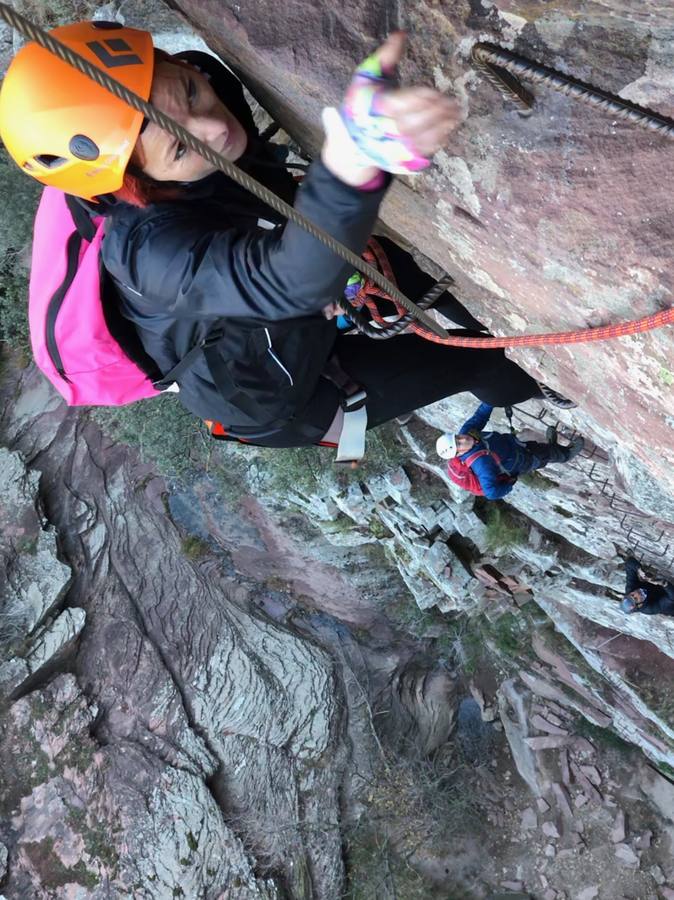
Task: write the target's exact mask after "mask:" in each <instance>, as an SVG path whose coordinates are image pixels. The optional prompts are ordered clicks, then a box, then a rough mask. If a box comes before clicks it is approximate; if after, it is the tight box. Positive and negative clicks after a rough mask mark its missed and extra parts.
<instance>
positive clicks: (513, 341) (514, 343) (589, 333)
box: [0, 2, 674, 349]
mask: <svg viewBox="0 0 674 900" xmlns="http://www.w3.org/2000/svg"><path fill="white" fill-rule="evenodd" d="M0 18H2V19H3V20H4V21H5V22H6V23H7V24H8V25H10V26H11V27H12V28H14V29H16V31H18V32H19V33H20V34H22V35H23V36H24V37H25V38H27V39H28V40H32V41H35V42H36V43H37V44H39V45H40V46H41V47H43V48H44V49H45V50H48V51H49V52H50V53H53V54H54V55H55V56H57V57H58V58H59V59H61V60H63V61H64V62H66V63H68V64H69V65H71V66H73V67H74V68H75V69H77V70H78V71H79V72H81V73H82V74H83V75H86V76H88V77H89V78H91V79H92V80H93V81H95V82H96V83H97V84H98V85H100V86H101V87H103V88H105V89H106V90H108V91H110V92H111V93H112V94H114V95H115V96H116V97H118V98H119V99H120V100H122V101H124V102H125V103H127V104H128V105H129V106H131V107H132V108H133V109H135V110H137V111H138V112H141V113H142V114H143V115H144V116H145V117H146V118H148V119H149V120H150V121H151V122H154V124H155V125H157V126H158V127H160V128H163V129H164V130H165V131H167V132H168V133H169V134H171V135H172V136H173V137H176V138H177V139H178V140H180V141H182V142H183V143H184V144H186V145H187V146H188V147H190V149H192V150H194V151H195V153H198V154H199V155H200V156H202V157H203V158H204V159H206V160H208V162H210V163H211V164H212V165H214V166H215V167H216V168H218V169H220V170H221V171H222V172H224V173H225V174H226V175H227V176H228V177H229V178H231V179H232V180H233V181H235V182H236V183H237V184H239V185H241V187H243V188H244V189H245V190H247V191H249V192H250V193H251V194H253V195H254V196H256V197H258V199H260V200H262V201H263V202H264V203H267V204H268V205H269V206H270V207H271V208H272V209H274V210H276V211H277V212H278V213H280V214H281V215H283V216H285V217H286V218H287V219H288V220H289V221H291V222H293V223H294V224H295V225H298V226H299V227H301V228H304V229H305V231H307V232H308V233H309V234H310V235H311V236H312V237H314V238H316V239H317V240H319V241H321V243H323V244H324V245H325V246H326V247H328V248H329V249H330V250H331V251H332V252H333V253H335V254H336V255H337V256H340V257H341V258H342V259H344V260H345V261H346V262H348V263H349V264H350V265H352V266H353V267H354V269H356V270H358V271H360V272H361V273H362V274H363V275H366V276H367V277H368V278H369V279H370V280H371V281H372V282H373V283H374V284H375V285H377V287H378V288H379V289H380V290H382V291H383V292H384V293H385V294H386V295H387V296H388V297H390V298H391V299H392V300H393V301H394V302H395V303H397V304H398V305H399V306H400V307H402V310H403V311H404V312H405V313H409V314H410V315H411V316H413V317H414V319H416V320H417V321H416V322H414V323H411V324H414V330H415V331H416V333H418V334H421V335H422V336H423V337H424V338H426V339H428V340H432V341H434V342H436V343H441V344H447V345H448V346H454V347H470V348H473V349H493V348H496V347H533V346H544V345H560V344H576V343H586V342H589V341H600V340H608V339H610V338H615V337H622V336H624V335H632V334H638V333H640V332H643V331H648V330H651V329H654V328H660V327H662V326H663V325H667V324H670V323H671V322H673V321H674V308H672V309H668V310H662V311H661V312H659V313H656V314H655V315H651V316H645V317H644V318H642V319H638V320H635V321H632V322H623V323H619V324H617V325H609V326H603V327H600V328H589V329H583V330H579V331H568V332H561V333H551V334H530V335H514V336H509V337H468V336H466V337H460V336H459V335H448V334H447V333H446V332H445V331H444V329H442V328H441V327H440V326H439V325H438V323H437V322H435V321H434V320H433V319H432V318H431V317H430V316H428V315H426V313H425V312H424V309H423V306H424V301H426V300H427V298H423V299H422V301H421V302H420V304H419V305H417V304H415V303H413V302H412V301H411V300H410V299H409V298H408V297H406V296H405V294H403V293H402V292H401V291H400V290H399V289H398V288H397V286H396V285H395V284H393V283H392V282H391V281H389V280H388V279H386V278H384V277H383V276H382V275H381V273H380V272H379V271H378V270H377V269H376V268H375V267H374V266H372V265H370V264H369V263H366V262H364V261H363V260H362V259H361V258H360V256H358V255H357V254H356V253H354V252H353V251H352V250H349V248H348V247H345V246H344V245H343V244H341V243H340V242H339V241H337V240H336V239H335V238H333V237H332V235H330V234H328V232H326V231H324V230H323V229H322V228H320V227H319V226H317V225H316V224H314V223H313V222H311V221H310V220H309V219H307V218H306V217H305V216H303V215H301V213H298V212H297V210H295V209H294V208H293V207H292V206H290V205H289V204H287V203H285V201H283V200H282V199H281V198H280V197H277V196H276V194H274V193H273V192H272V191H270V190H268V189H267V188H266V187H264V185H262V184H260V183H259V182H258V181H256V180H255V179H254V178H251V176H249V175H247V174H246V173H245V172H242V171H241V170H240V169H239V168H238V167H237V166H236V165H234V164H233V163H231V162H229V160H227V159H225V157H223V156H221V155H220V154H219V153H216V152H215V151H214V150H212V149H211V148H210V147H209V146H208V145H207V144H205V143H204V142H203V141H200V140H199V139H198V138H196V137H195V136H194V135H192V134H190V132H188V131H187V130H186V129H184V128H183V127H182V126H181V125H179V124H178V123H177V122H176V121H174V120H173V119H172V118H171V117H170V116H167V115H166V114H165V113H163V112H161V111H160V110H158V109H156V108H155V107H154V106H152V104H150V103H148V102H147V101H145V100H143V98H142V97H140V96H138V95H137V94H136V93H134V92H133V91H131V90H129V89H128V88H127V87H126V86H125V85H123V84H121V83H120V82H119V81H117V80H116V79H114V78H112V77H111V76H110V75H109V74H108V73H107V72H104V71H103V70H102V69H99V68H98V67H97V66H95V65H94V64H93V63H91V62H90V61H89V60H87V59H85V58H84V57H83V56H80V54H78V53H75V52H74V51H73V50H71V49H70V48H69V47H67V46H65V45H64V44H62V43H61V42H60V41H58V40H57V39H56V38H54V37H53V36H52V35H50V34H48V33H47V32H46V31H44V29H42V28H40V27H39V26H37V25H35V24H33V23H32V22H30V21H29V20H28V19H26V18H25V17H24V16H22V15H21V14H20V13H18V12H17V11H16V10H14V9H12V7H10V6H8V5H7V4H6V3H3V2H0ZM473 60H474V62H475V64H476V65H477V66H478V67H479V68H480V69H481V70H482V71H483V72H484V73H485V74H486V75H487V77H488V78H489V80H490V81H491V82H492V84H495V85H497V87H499V90H501V89H502V88H503V89H504V92H505V93H506V95H507V96H508V98H509V99H516V100H517V102H518V103H519V105H520V106H521V107H522V109H525V110H528V109H530V107H531V103H529V102H528V100H527V93H528V92H526V91H525V89H524V88H522V86H521V85H518V84H517V82H516V77H517V76H518V75H519V76H520V77H525V78H531V79H532V80H534V81H538V82H543V83H546V84H550V85H551V86H552V87H554V88H555V89H556V90H560V91H563V92H564V93H567V94H569V95H570V96H572V97H574V98H576V99H580V100H583V101H584V102H588V103H591V104H592V105H594V106H598V107H600V108H602V109H607V110H609V111H611V112H612V113H613V114H614V115H616V116H619V117H620V118H624V119H628V120H629V121H632V122H635V123H636V124H639V125H643V126H644V127H648V128H650V129H652V130H654V131H657V132H659V133H662V134H665V135H666V136H667V137H674V121H672V120H670V119H667V118H666V117H665V116H660V115H658V114H655V113H653V112H652V111H650V110H647V109H643V108H642V107H639V106H637V105H636V104H632V103H629V102H628V101H623V100H621V99H620V98H616V97H615V96H614V95H612V94H609V93H607V92H604V91H600V90H597V89H595V88H593V87H592V86H591V85H587V84H585V83H583V82H580V81H577V80H576V79H572V78H569V77H568V76H565V75H563V74H562V73H559V72H556V71H555V70H554V69H549V68H547V67H545V66H540V65H539V64H537V63H531V62H530V61H529V60H525V59H523V58H522V57H519V56H518V55H517V54H514V53H512V52H511V51H509V50H504V49H503V48H500V47H495V46H494V45H491V44H485V43H482V44H476V45H475V46H474V47H473ZM499 67H501V68H502V69H506V70H507V71H508V72H509V73H510V74H511V75H513V76H515V79H513V80H510V81H509V79H504V78H503V77H501V75H500V74H499V72H498V68H499ZM529 96H530V95H529ZM532 102H533V101H532ZM436 287H437V286H434V288H431V291H430V292H429V293H437V292H436ZM427 296H428V295H427ZM427 305H430V303H427ZM403 318H405V316H403ZM417 323H423V326H425V327H424V328H422V327H421V325H419V324H417ZM405 324H407V323H405ZM393 327H395V328H396V329H397V331H396V332H395V333H398V332H399V331H400V330H402V328H403V327H405V326H404V325H402V324H400V320H398V321H396V322H395V323H393ZM380 330H381V329H380ZM379 336H380V335H378V337H379Z"/></svg>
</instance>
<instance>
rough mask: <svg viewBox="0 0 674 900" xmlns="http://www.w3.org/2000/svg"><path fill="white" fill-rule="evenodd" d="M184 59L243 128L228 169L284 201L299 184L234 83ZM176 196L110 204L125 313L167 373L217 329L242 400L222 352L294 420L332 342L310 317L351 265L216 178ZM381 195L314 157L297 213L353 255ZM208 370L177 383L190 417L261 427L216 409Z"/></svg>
mask: <svg viewBox="0 0 674 900" xmlns="http://www.w3.org/2000/svg"><path fill="white" fill-rule="evenodd" d="M181 58H182V59H186V60H187V61H189V62H191V63H193V64H195V65H197V66H198V67H199V68H200V69H202V71H204V72H205V73H206V74H207V75H208V76H209V78H210V82H211V85H212V87H213V88H214V90H215V91H216V93H217V94H218V95H219V96H220V98H221V99H222V101H223V103H224V104H225V105H226V106H227V107H228V108H229V109H230V111H231V112H232V113H233V114H234V115H235V116H236V117H237V118H238V119H239V121H240V122H241V124H242V125H243V126H244V128H245V129H246V131H247V132H248V134H249V144H248V148H247V151H246V154H245V156H244V158H243V159H242V160H240V161H239V162H238V163H237V165H239V166H240V167H241V168H243V169H244V170H246V171H248V172H250V174H251V175H253V176H254V177H255V178H257V179H258V180H259V181H262V182H263V183H264V184H265V185H267V186H268V187H270V188H271V189H272V190H274V192H275V193H278V194H280V195H281V196H283V198H284V199H286V200H288V201H289V202H292V201H293V197H294V195H295V188H296V185H295V182H294V180H293V179H292V177H291V176H290V175H289V174H288V173H287V171H285V170H284V169H280V168H279V167H278V166H273V165H269V162H270V160H272V159H273V154H272V151H271V149H270V146H269V145H268V144H265V143H263V142H262V141H261V140H260V138H259V135H258V132H257V129H256V127H255V124H254V122H253V118H252V115H251V112H250V109H249V107H248V105H247V103H246V101H245V99H244V95H243V91H242V88H241V84H240V82H239V81H238V79H237V78H236V77H235V76H234V75H232V74H231V73H230V72H229V71H228V70H227V69H226V68H225V67H224V66H222V65H221V64H220V63H218V62H217V61H215V60H214V59H213V58H212V57H209V56H208V55H206V54H202V53H196V52H195V53H186V54H181ZM389 181H390V179H387V182H386V184H387V185H388V183H389ZM181 190H182V194H181V196H180V197H179V199H176V200H172V201H170V202H163V203H158V204H153V205H151V206H149V207H147V208H143V209H141V208H138V207H135V206H131V205H129V204H125V203H116V204H115V205H113V206H112V208H111V209H110V210H109V212H108V225H107V229H106V236H105V240H104V242H103V249H102V258H103V263H104V265H105V268H106V269H107V271H108V273H109V274H110V275H111V276H112V278H113V280H114V282H115V285H116V287H117V290H118V292H119V294H120V296H121V309H122V313H123V315H124V317H125V318H126V319H128V320H129V321H131V322H132V323H133V324H134V326H135V328H136V330H137V332H138V334H139V336H140V339H141V341H142V344H143V347H144V349H145V351H146V352H147V354H148V355H149V356H150V357H151V358H152V359H153V360H154V361H155V362H156V364H157V366H158V367H159V369H160V370H161V372H162V373H164V374H165V373H167V372H168V371H169V370H170V369H171V368H173V366H175V365H176V363H177V362H178V361H179V360H180V359H182V358H183V357H184V356H185V355H186V354H187V353H188V351H189V350H190V349H191V348H192V347H193V346H194V345H195V344H197V343H198V342H199V341H200V340H202V339H203V338H204V337H205V336H206V335H207V334H208V333H209V331H210V330H211V329H212V328H213V326H214V324H215V323H216V322H219V321H220V320H223V322H224V325H223V328H224V332H225V333H226V336H227V337H226V340H225V344H227V342H229V344H228V349H227V348H226V349H225V350H224V351H223V354H224V359H223V364H224V365H225V368H226V369H227V370H228V377H230V376H231V377H233V378H234V381H235V382H236V385H237V389H239V388H240V390H241V391H242V392H243V393H245V392H246V387H247V378H249V377H250V375H251V368H250V365H247V367H246V366H243V367H238V368H237V364H236V363H234V364H232V363H231V361H230V360H229V359H228V358H227V354H228V353H230V351H231V348H232V346H237V347H240V348H241V352H242V353H243V354H244V355H245V356H246V360H247V364H248V363H250V360H251V359H252V360H253V366H254V367H257V368H256V372H255V378H254V379H253V380H255V381H256V383H259V381H260V379H262V381H263V382H264V387H265V390H267V391H268V394H269V398H270V400H271V405H274V398H276V399H278V400H280V405H279V403H277V404H276V405H277V406H278V407H279V408H278V409H277V410H276V416H275V420H276V421H275V423H274V422H272V423H271V427H272V430H273V429H274V428H275V427H277V424H278V422H279V421H281V420H288V421H290V420H293V421H294V422H295V423H297V422H300V423H301V422H302V418H303V415H304V413H305V410H306V409H307V408H308V405H310V401H311V398H312V397H313V395H314V394H315V393H316V391H317V389H318V388H319V387H320V384H319V382H321V381H322V378H321V373H322V372H323V370H324V367H325V364H326V361H327V360H328V358H329V357H330V355H331V351H332V348H333V344H334V341H335V335H336V330H335V324H334V322H333V321H328V320H326V319H325V318H324V317H323V316H322V315H321V312H320V311H321V309H322V308H323V307H324V306H325V305H326V304H328V303H330V302H333V301H334V300H335V299H336V298H338V297H339V295H340V294H341V292H342V291H343V288H344V285H345V284H346V281H347V279H348V278H349V276H350V275H351V273H352V267H351V266H350V265H349V264H348V263H345V262H344V261H343V260H342V259H340V258H339V257H337V256H336V255H335V254H334V253H332V251H330V250H328V249H327V248H326V247H325V246H324V245H323V244H322V243H320V242H319V241H318V240H316V239H315V238H313V237H311V235H309V234H308V233H307V232H306V231H304V230H303V229H302V228H300V227H299V226H297V225H294V224H292V223H288V224H286V223H285V220H284V219H283V218H282V217H280V216H279V214H278V213H276V212H274V211H273V210H272V209H271V208H270V207H268V206H267V205H266V204H264V203H262V202H261V201H259V200H258V199H257V198H255V197H254V196H253V195H252V194H250V193H248V192H247V191H245V190H244V189H243V188H241V187H239V186H238V185H237V184H235V183H234V182H233V181H232V180H231V179H230V178H228V177H227V176H226V175H224V174H223V173H221V172H216V173H214V174H213V175H210V176H208V177H206V178H204V179H202V180H201V181H199V182H195V183H193V184H186V185H184V186H183V187H182V188H181ZM384 191H385V188H382V189H381V190H377V191H373V192H368V191H361V190H358V189H355V188H352V187H349V186H348V185H345V184H343V183H342V182H341V181H339V180H338V179H337V178H335V177H334V176H333V175H332V174H331V173H330V172H329V171H328V170H327V169H326V168H325V166H324V165H323V164H322V163H321V162H320V161H315V162H314V163H312V165H311V166H310V168H309V171H308V173H307V175H306V177H305V179H304V182H303V184H302V186H301V187H300V188H299V189H298V190H297V196H296V197H295V204H294V205H295V208H296V209H297V210H299V211H300V212H302V213H303V214H304V215H306V216H307V217H308V218H309V219H311V220H312V221H314V222H315V223H316V224H318V225H319V226H321V227H322V228H324V229H325V230H326V231H328V232H329V233H330V234H332V235H333V236H334V237H335V238H337V239H338V240H339V241H341V242H342V243H344V244H346V246H347V247H349V248H350V249H352V250H354V251H355V252H356V253H361V252H362V250H363V249H364V247H365V244H366V242H367V238H368V237H369V235H370V233H371V231H372V228H373V226H374V223H375V220H376V216H377V211H378V209H379V205H380V203H381V200H382V198H383V195H384ZM289 319H292V320H293V323H292V328H289V327H288V320H289ZM212 371H213V367H211V368H209V365H208V364H207V362H206V360H205V358H204V357H203V356H199V357H198V359H197V361H196V362H195V363H194V365H193V366H192V367H191V368H190V369H189V371H188V372H187V373H186V374H185V375H184V376H183V377H182V378H181V379H180V399H181V401H182V403H183V404H184V405H185V406H186V407H187V409H189V410H190V411H191V412H193V413H195V414H196V415H198V416H201V417H203V418H208V419H216V420H219V421H221V422H223V424H224V425H225V426H227V427H229V429H230V430H231V431H233V432H234V433H237V432H238V433H239V434H241V435H246V434H248V435H251V434H254V433H255V432H258V433H259V432H260V430H261V429H262V430H264V428H265V426H270V421H267V422H265V421H260V416H256V415H255V413H254V412H253V413H250V410H249V409H248V408H247V407H246V405H245V404H243V406H244V408H245V409H247V412H248V414H247V413H246V412H243V411H242V410H241V409H240V408H239V407H238V406H237V403H236V397H235V398H234V401H233V402H230V401H228V400H225V399H224V398H223V396H222V393H221V392H220V391H219V390H218V387H217V386H216V384H215V381H214V376H213V374H212ZM216 377H217V373H216ZM331 396H334V393H333V394H332V395H331ZM332 412H334V410H332ZM279 417H280V418H279ZM330 418H331V415H328V418H327V421H328V422H329V420H330Z"/></svg>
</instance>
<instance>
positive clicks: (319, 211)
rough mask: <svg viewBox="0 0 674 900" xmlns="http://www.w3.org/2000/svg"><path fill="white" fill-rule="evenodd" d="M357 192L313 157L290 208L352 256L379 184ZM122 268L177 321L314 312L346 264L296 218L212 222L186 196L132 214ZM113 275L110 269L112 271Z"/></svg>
mask: <svg viewBox="0 0 674 900" xmlns="http://www.w3.org/2000/svg"><path fill="white" fill-rule="evenodd" d="M389 183H390V178H387V179H386V181H385V185H384V187H383V188H382V189H380V190H376V191H372V192H369V191H360V190H358V189H357V188H353V187H350V186H349V185H346V184H344V183H343V182H341V181H340V180H339V179H338V178H336V177H335V176H333V175H332V174H331V173H330V172H329V171H328V170H327V169H326V168H325V166H324V165H323V164H322V163H321V162H320V160H319V161H316V162H314V163H313V164H312V166H311V168H310V170H309V173H308V175H307V177H306V179H305V181H304V183H303V185H302V186H301V187H300V189H299V191H298V193H297V199H296V202H295V208H296V209H297V210H298V211H299V212H301V213H303V214H304V215H305V216H306V217H307V218H309V219H310V220H311V221H312V222H314V223H315V224H317V225H318V226H320V227H321V228H323V229H324V230H325V231H327V232H329V233H330V234H331V235H332V236H333V237H335V238H336V239H337V240H338V241H340V242H341V243H343V244H346V246H347V247H349V248H350V249H351V250H353V251H354V252H355V253H357V254H360V253H361V252H362V251H363V249H364V247H365V244H366V243H367V239H368V237H369V236H370V233H371V231H372V228H373V227H374V223H375V221H376V218H377V212H378V210H379V205H380V203H381V201H382V199H383V196H384V193H385V189H386V187H387V186H388V184H389ZM129 245H130V247H129V249H128V252H127V259H126V260H125V270H126V272H127V273H128V274H130V276H131V279H132V283H131V288H132V289H135V291H137V292H138V294H139V295H142V299H139V301H138V303H137V304H136V305H137V306H138V307H139V308H140V309H142V310H144V311H146V312H147V313H150V314H151V313H152V312H154V311H155V310H158V309H160V310H161V311H162V313H167V314H169V315H172V316H173V317H174V318H176V319H182V318H187V319H192V320H195V319H204V320H206V319H213V318H218V317H221V316H232V317H233V316H244V317H251V316H252V317H254V318H261V319H266V320H278V319H287V318H293V317H295V316H302V315H307V314H309V313H313V312H317V311H318V310H320V309H322V308H323V307H324V306H325V305H326V304H328V303H330V302H333V301H334V300H335V299H337V297H339V295H340V294H341V292H342V291H343V289H344V285H345V284H346V281H347V280H348V278H349V276H350V275H351V273H352V272H353V266H352V265H351V264H350V263H348V262H345V261H344V260H342V259H341V258H340V257H339V256H337V255H336V254H335V253H333V252H332V251H331V250H329V249H328V248H327V247H326V246H325V245H324V244H323V243H321V242H320V241H319V240H318V239H317V238H314V237H312V236H311V235H310V234H309V233H308V232H306V231H305V230H304V229H303V228H301V227H300V226H299V225H295V224H293V223H292V222H288V223H287V224H286V225H285V227H284V228H283V230H282V231H281V232H280V233H279V231H278V230H276V231H265V230H264V229H261V228H257V227H256V228H253V229H250V230H246V229H242V228H227V227H223V228H222V230H213V228H212V226H210V227H207V226H205V225H204V224H202V223H201V222H200V220H199V216H198V215H195V207H194V205H193V204H184V203H176V204H175V211H174V210H173V209H171V210H169V212H168V214H165V215H162V216H161V217H158V218H157V217H155V219H154V220H153V219H151V218H150V219H149V221H143V222H141V223H140V224H139V225H138V226H137V227H136V228H135V229H134V230H133V231H132V232H131V234H130V236H129ZM112 274H113V275H114V274H115V273H114V272H113V273H112Z"/></svg>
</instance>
